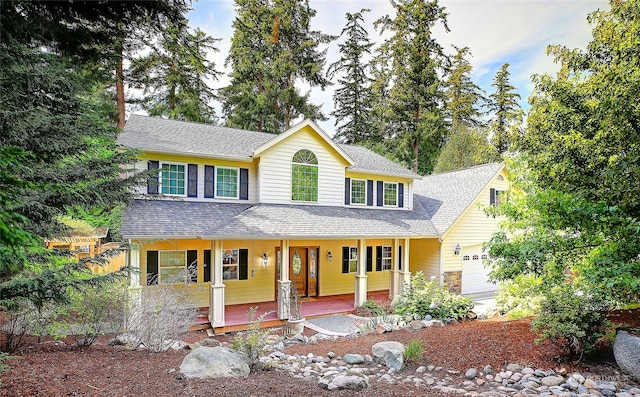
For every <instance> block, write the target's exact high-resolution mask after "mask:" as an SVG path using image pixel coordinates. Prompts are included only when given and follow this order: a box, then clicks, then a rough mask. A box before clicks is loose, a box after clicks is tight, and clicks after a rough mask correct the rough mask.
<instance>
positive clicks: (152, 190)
mask: <svg viewBox="0 0 640 397" xmlns="http://www.w3.org/2000/svg"><path fill="white" fill-rule="evenodd" d="M159 168H160V162H159V161H154V160H150V161H147V169H148V170H157V169H159ZM158 176H159V175H158V172H156V173H153V174H152V175H150V176H149V181H148V182H147V193H149V194H158Z"/></svg>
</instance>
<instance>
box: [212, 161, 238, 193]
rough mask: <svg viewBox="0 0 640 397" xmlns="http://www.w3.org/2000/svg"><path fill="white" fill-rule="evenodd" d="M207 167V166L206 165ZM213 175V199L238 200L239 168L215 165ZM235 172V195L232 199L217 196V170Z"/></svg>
mask: <svg viewBox="0 0 640 397" xmlns="http://www.w3.org/2000/svg"><path fill="white" fill-rule="evenodd" d="M207 165H209V164H207ZM214 167H215V175H214V176H213V198H214V199H221V200H225V199H226V200H240V168H239V167H227V166H224V165H215V166H214ZM221 169H222V170H235V171H236V195H235V196H234V197H227V196H220V195H218V170H221Z"/></svg>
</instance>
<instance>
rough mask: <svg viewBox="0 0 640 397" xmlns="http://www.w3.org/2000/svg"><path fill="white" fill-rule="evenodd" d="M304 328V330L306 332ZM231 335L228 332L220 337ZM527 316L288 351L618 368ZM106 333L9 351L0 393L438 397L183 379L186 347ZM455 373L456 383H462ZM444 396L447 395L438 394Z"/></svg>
mask: <svg viewBox="0 0 640 397" xmlns="http://www.w3.org/2000/svg"><path fill="white" fill-rule="evenodd" d="M612 319H613V320H614V321H615V322H616V323H624V324H627V325H632V326H640V310H638V309H637V310H627V311H623V312H619V313H617V314H616V315H614V316H613V317H612ZM306 332H309V331H306ZM205 338H207V334H206V333H205V332H204V331H193V332H190V333H189V334H188V335H187V336H186V339H187V340H189V341H198V340H202V339H205ZM216 338H218V339H220V340H227V341H228V340H229V339H230V335H222V336H217V337H216ZM535 338H536V336H535V335H534V334H533V333H532V332H531V331H530V321H529V320H526V319H525V320H517V321H504V320H502V319H499V318H493V319H490V320H482V321H481V320H475V321H463V322H459V323H453V324H450V325H447V326H445V327H432V328H428V329H423V330H420V331H407V330H403V331H395V332H391V333H385V334H381V335H378V334H369V335H366V336H359V337H356V338H339V339H338V340H337V341H321V342H320V343H318V344H316V345H298V346H294V347H291V348H289V349H287V351H286V353H288V354H293V353H303V354H307V353H314V354H318V355H326V354H327V353H328V352H330V351H332V352H334V353H335V354H336V355H338V356H344V355H345V354H347V353H359V354H363V355H364V354H371V346H372V345H373V344H375V343H377V342H379V341H383V340H395V341H399V342H402V343H407V342H409V341H410V340H413V339H419V340H421V341H422V342H423V344H424V346H425V353H424V355H423V357H422V359H421V360H420V361H419V362H418V363H416V364H411V365H409V366H408V367H407V368H406V369H404V370H403V371H406V372H407V373H414V371H415V368H416V367H417V366H419V365H434V366H441V367H443V368H445V369H455V370H458V371H461V373H462V374H464V372H465V371H466V370H467V369H468V368H471V367H475V368H478V369H481V368H483V367H484V366H485V365H491V366H492V367H493V368H494V369H499V368H504V367H505V366H506V364H509V363H517V364H521V365H527V366H530V367H533V368H541V369H556V370H558V369H560V368H564V369H566V370H567V371H580V372H582V373H584V374H592V375H596V376H599V377H615V376H618V375H619V373H618V372H617V371H619V370H618V368H617V367H616V365H615V360H614V359H613V355H612V352H611V346H610V345H607V344H605V345H604V346H603V348H602V351H601V352H600V353H599V355H597V356H595V357H592V358H590V360H588V361H587V360H583V361H582V362H579V363H574V362H571V361H563V359H562V358H561V350H560V348H559V347H558V346H554V345H552V344H548V343H547V344H542V345H538V344H536V343H534V339H535ZM106 340H107V339H106V338H103V339H101V341H100V343H99V344H96V345H93V346H91V347H89V348H85V349H77V348H74V347H73V346H69V345H63V344H60V343H56V342H53V341H47V342H45V343H42V344H37V343H31V344H29V345H27V346H25V347H24V348H23V349H21V350H20V351H18V352H16V353H14V355H16V356H19V358H16V359H12V360H9V361H7V362H6V363H7V364H8V365H9V366H10V367H11V369H10V370H8V371H6V372H4V373H3V374H2V375H1V376H0V380H1V381H2V386H0V396H47V397H52V396H136V397H140V396H172V397H174V396H283V397H284V396H325V395H327V396H328V395H331V396H347V395H349V396H351V395H353V394H358V395H359V394H361V395H363V396H364V395H366V396H368V397H369V396H374V397H375V396H413V395H415V396H417V395H422V396H424V395H439V394H437V393H434V392H433V391H432V390H429V389H426V388H424V387H423V388H417V387H416V386H413V385H409V384H396V385H386V384H382V383H378V382H375V383H372V386H371V387H370V388H369V389H368V390H366V391H363V392H359V393H354V392H353V391H347V390H343V391H333V392H330V391H326V390H322V389H320V388H319V387H318V386H317V383H316V382H310V381H306V380H300V379H295V378H293V377H291V376H289V375H287V374H286V373H284V372H279V371H269V372H256V373H251V375H250V376H249V377H248V378H245V379H216V380H185V379H182V377H181V376H177V375H178V368H179V367H180V364H181V363H182V360H183V358H184V356H185V355H187V354H188V353H189V351H187V350H181V351H168V352H165V353H157V354H153V353H148V352H146V351H130V350H126V349H125V348H123V347H118V346H109V345H107V344H106ZM462 381H463V379H462V375H460V382H462ZM442 395H445V394H442Z"/></svg>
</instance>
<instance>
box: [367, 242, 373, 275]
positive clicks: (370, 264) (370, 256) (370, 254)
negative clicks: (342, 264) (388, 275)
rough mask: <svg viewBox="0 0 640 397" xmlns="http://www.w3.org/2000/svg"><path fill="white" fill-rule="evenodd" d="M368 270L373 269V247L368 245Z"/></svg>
mask: <svg viewBox="0 0 640 397" xmlns="http://www.w3.org/2000/svg"><path fill="white" fill-rule="evenodd" d="M367 271H368V272H372V271H373V247H371V246H368V247H367Z"/></svg>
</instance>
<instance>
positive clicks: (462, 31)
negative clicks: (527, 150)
mask: <svg viewBox="0 0 640 397" xmlns="http://www.w3.org/2000/svg"><path fill="white" fill-rule="evenodd" d="M440 4H441V5H443V6H445V7H446V9H447V13H448V14H449V15H448V17H447V20H448V25H449V28H450V32H449V33H445V32H444V31H442V29H441V30H439V31H435V32H434V33H435V34H436V35H437V37H438V40H439V42H440V43H441V45H443V46H444V47H445V48H446V49H450V48H451V45H452V44H453V45H456V46H458V47H465V46H466V47H469V48H470V49H471V52H472V55H473V56H472V58H471V59H470V61H471V63H472V65H473V67H474V72H473V76H472V77H473V79H474V81H475V82H476V83H477V84H478V85H480V86H481V87H482V88H484V89H485V90H486V91H488V92H491V81H492V79H493V76H494V75H495V73H496V71H497V70H498V68H499V67H500V66H501V65H502V64H504V63H505V62H508V63H509V64H510V65H511V66H510V68H509V70H510V72H511V82H512V84H513V85H514V86H516V87H517V89H518V91H519V93H520V95H521V97H522V104H523V105H526V100H527V98H528V96H529V95H530V93H531V90H532V89H533V86H532V84H531V75H533V74H535V73H553V72H555V71H556V70H557V67H555V66H554V64H553V62H552V60H551V59H550V58H549V57H547V56H546V54H545V49H546V47H547V45H549V44H561V45H565V46H567V47H569V48H575V47H579V48H584V47H585V46H586V44H587V43H588V42H589V40H590V37H591V36H590V32H591V28H592V27H591V26H589V25H588V23H587V21H586V17H587V14H588V13H589V12H591V11H595V10H597V9H608V3H607V2H606V1H603V0H558V1H553V0H530V1H522V0H499V1H497V0H496V1H488V0H445V1H441V2H440ZM310 5H311V7H312V8H313V9H315V10H316V11H317V13H316V16H315V18H314V19H313V20H312V28H313V29H314V30H320V31H322V32H323V33H327V34H332V35H339V34H340V32H341V31H342V28H343V27H344V24H345V13H347V12H350V13H355V12H358V11H360V9H362V8H370V9H371V12H369V13H367V14H365V21H366V23H367V30H368V31H369V34H370V38H371V40H372V41H374V42H379V40H380V38H379V37H378V34H377V32H376V31H375V30H374V28H373V21H375V20H376V19H378V18H380V17H381V16H383V15H386V14H390V15H392V14H393V7H392V6H391V4H390V3H389V1H387V0H328V1H327V0H311V2H310ZM233 18H234V11H233V2H232V1H231V0H209V1H199V2H196V3H194V11H193V12H192V13H191V14H190V15H189V19H190V24H191V26H198V27H200V28H201V29H202V30H204V31H205V32H207V33H208V34H209V35H211V36H213V37H219V38H222V39H223V40H222V41H221V42H219V45H218V47H219V48H220V52H219V53H217V54H213V57H214V58H213V60H214V61H215V63H216V65H217V67H218V70H222V66H223V64H224V59H225V58H226V54H227V53H228V51H229V48H230V46H231V40H230V38H231V34H232V27H231V25H232V23H233ZM338 58H339V53H338V44H337V43H336V42H334V43H331V44H330V45H329V46H328V52H327V65H328V64H330V63H331V62H334V61H335V60H337V59H338ZM225 72H228V70H225ZM228 81H229V80H228V78H227V77H226V76H222V77H221V79H220V81H219V82H218V83H217V84H216V87H222V86H224V85H226V84H228ZM334 89H335V86H332V87H329V88H328V89H327V90H325V91H322V90H320V89H319V88H314V89H313V90H312V92H311V100H312V102H313V103H316V104H322V109H323V111H324V113H325V114H326V115H328V114H329V112H330V111H331V110H333V100H332V94H333V90H334ZM319 124H320V125H321V127H322V128H324V129H325V130H326V131H327V132H328V133H329V134H332V133H333V130H334V120H329V121H327V122H323V123H319Z"/></svg>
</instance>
